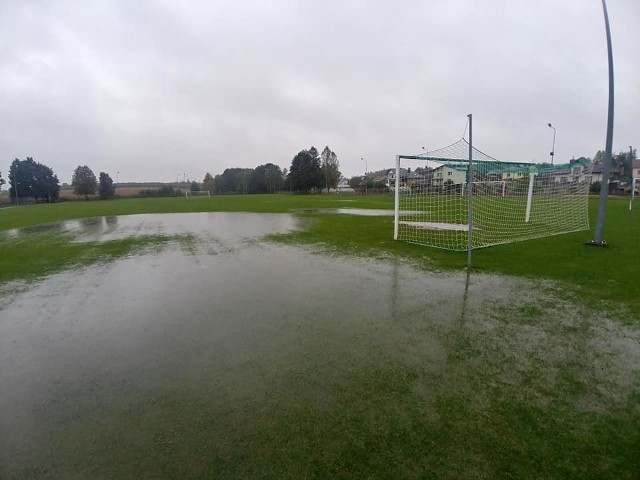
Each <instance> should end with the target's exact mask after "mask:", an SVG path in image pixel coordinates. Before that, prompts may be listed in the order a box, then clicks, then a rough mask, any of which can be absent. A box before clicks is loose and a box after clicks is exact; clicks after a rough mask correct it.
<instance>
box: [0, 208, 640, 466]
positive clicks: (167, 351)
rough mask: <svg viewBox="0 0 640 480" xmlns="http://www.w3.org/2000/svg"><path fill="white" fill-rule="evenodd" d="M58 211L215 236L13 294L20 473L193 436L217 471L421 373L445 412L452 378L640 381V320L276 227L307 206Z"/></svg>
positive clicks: (2, 373) (616, 399)
mask: <svg viewBox="0 0 640 480" xmlns="http://www.w3.org/2000/svg"><path fill="white" fill-rule="evenodd" d="M58 228H59V229H60V230H61V231H69V232H71V233H73V234H74V235H75V236H76V238H77V239H78V240H79V241H86V240H91V241H102V240H108V239H117V238H124V237H126V236H129V235H140V234H158V233H159V234H171V235H174V234H185V233H189V234H191V235H192V236H193V237H194V239H195V240H194V241H193V242H190V243H189V244H188V245H186V244H185V243H184V242H180V241H177V242H175V243H173V244H171V245H170V246H169V247H168V248H166V249H164V250H163V251H162V252H160V253H157V252H156V253H148V254H141V255H137V256H131V257H127V258H122V259H119V260H117V261H114V262H113V263H110V264H107V265H100V266H94V267H90V268H83V269H80V270H75V271H71V272H65V273H60V274H56V275H52V276H50V277H49V278H47V279H45V280H44V281H42V282H40V283H37V284H35V285H33V286H32V287H29V288H28V289H27V290H25V291H22V292H18V293H11V294H7V295H5V296H4V297H3V298H0V385H2V388H1V389H0V431H1V432H2V435H1V436H0V461H1V464H0V465H1V468H0V476H2V475H1V474H3V473H4V474H5V475H7V476H8V477H9V478H13V477H12V476H15V477H16V478H22V476H24V478H27V477H28V476H29V475H32V476H34V477H39V475H38V472H40V473H42V472H46V473H47V474H48V475H49V476H47V475H43V478H71V477H74V478H82V477H83V475H84V476H87V477H89V476H90V477H93V478H98V477H103V478H111V477H114V478H116V477H118V475H119V473H118V472H120V474H122V472H123V471H122V470H118V468H126V467H127V466H128V467H132V465H134V464H135V462H138V461H140V457H144V456H145V455H150V454H151V452H154V454H157V452H164V451H165V450H167V452H173V453H172V454H175V452H176V449H178V450H177V451H178V452H181V453H180V458H179V459H174V461H175V462H182V463H183V464H186V465H192V466H193V468H194V470H192V471H190V472H187V474H185V475H187V476H190V475H191V476H197V475H199V474H201V473H202V472H201V470H198V468H199V467H198V466H199V465H201V464H202V462H205V459H207V458H210V456H215V455H218V456H220V455H223V453H221V452H227V449H239V450H240V451H244V450H243V449H247V448H249V447H248V446H247V445H253V444H252V442H275V443H276V444H277V443H278V441H281V442H283V443H282V445H285V444H286V442H285V441H284V440H283V439H282V438H281V437H278V435H284V434H283V433H282V432H281V430H279V429H283V428H285V427H283V425H284V423H282V422H285V420H283V419H285V418H286V419H287V421H290V418H291V416H292V415H294V413H296V412H299V411H305V412H306V414H305V415H307V417H309V418H315V417H314V415H316V416H318V415H319V417H318V418H319V419H320V420H319V423H318V426H317V427H315V428H317V429H322V428H327V427H326V425H332V423H331V422H333V421H334V420H332V418H334V416H335V418H342V416H343V415H344V414H345V413H344V412H345V411H347V410H348V409H351V408H353V409H354V410H353V411H354V412H359V411H361V410H362V409H366V408H368V407H367V405H369V403H367V402H371V401H372V399H377V400H376V401H378V400H380V399H383V398H386V397H385V396H386V395H389V394H388V393H385V392H387V390H386V389H388V388H391V387H389V385H395V384H397V382H408V383H409V386H408V387H407V388H408V390H407V391H406V392H405V393H403V394H402V395H408V396H410V397H411V398H414V396H415V395H417V396H418V397H417V398H419V399H420V400H419V402H420V405H422V407H421V408H422V409H425V410H424V414H421V415H426V416H425V417H424V418H425V419H426V418H428V419H431V420H429V421H433V422H438V421H439V420H438V419H440V418H441V415H443V413H442V412H440V411H438V407H437V405H439V402H440V401H443V400H445V399H446V398H449V396H451V395H461V396H462V397H463V398H468V399H469V400H468V401H469V402H470V405H471V406H470V407H469V408H471V411H473V412H476V413H477V412H481V411H484V409H485V408H487V405H489V404H491V402H492V401H494V400H492V399H493V398H494V397H492V395H495V391H496V390H495V389H496V388H497V389H498V393H499V395H503V394H504V395H507V396H509V397H510V398H516V399H520V397H522V398H521V400H517V401H522V402H523V403H524V404H525V405H531V404H535V405H536V406H537V405H547V404H548V403H549V402H552V403H553V402H554V401H555V400H554V393H553V390H554V388H557V389H563V388H565V386H566V385H565V382H566V383H570V384H573V383H575V382H579V383H581V384H582V383H584V385H585V389H584V390H581V391H580V392H579V393H577V394H575V395H573V396H569V398H568V399H566V401H567V402H569V403H570V405H571V407H572V408H573V409H575V410H576V411H577V412H578V414H581V413H584V412H606V411H608V409H610V408H613V407H614V406H615V407H616V408H617V406H620V405H625V404H626V403H625V402H628V400H629V398H632V396H633V395H637V394H638V381H639V380H640V375H639V368H640V347H639V345H640V336H639V335H638V332H637V331H636V330H633V329H630V328H624V327H621V326H619V325H617V324H615V323H613V322H610V321H609V320H607V319H605V318H598V317H597V316H594V317H593V318H589V319H585V318H584V317H583V316H582V314H583V313H584V312H580V310H579V309H576V306H575V305H573V304H571V303H570V302H564V303H563V302H559V301H558V300H557V299H556V298H553V296H551V297H550V296H549V295H550V294H548V293H544V291H545V288H541V286H540V285H539V284H534V283H532V282H525V281H521V280H515V279H509V278H504V277H498V276H481V275H478V276H472V277H471V279H469V278H467V277H466V276H465V275H464V274H455V273H454V274H443V273H427V272H423V271H419V270H416V269H415V268H413V267H412V266H410V265H406V264H403V263H401V262H398V261H378V260H376V261H373V260H366V259H354V258H345V257H333V256H332V255H326V254H325V255H321V254H318V253H314V252H313V251H311V250H308V249H301V248H295V247H289V246H280V245H274V244H270V243H265V242H263V241H262V240H261V238H262V236H264V235H266V234H271V233H278V232H286V231H289V230H291V229H293V228H296V220H295V219H294V218H293V217H290V216H287V215H254V214H222V213H221V214H188V215H142V216H131V217H117V218H116V217H111V218H110V217H107V218H103V219H97V220H95V219H94V220H83V221H78V222H66V223H65V224H64V225H63V226H62V227H58ZM26 234H28V232H24V231H21V232H13V233H12V235H26ZM535 292H541V293H535ZM585 322H587V323H585ZM567 365H569V366H570V367H571V372H572V373H571V375H570V378H567V379H565V377H564V376H563V375H565V374H564V373H563V374H562V375H561V373H560V372H561V371H563V369H564V367H565V366H567ZM407 372H410V373H407ZM525 378H526V381H523V379H525ZM389 382H390V383H389ZM403 388H404V387H403ZM500 389H503V390H500ZM392 391H395V390H392ZM402 391H403V392H404V390H402ZM394 395H395V394H394ZM402 398H405V397H402ZM563 401H565V400H563ZM394 402H396V400H394ZM400 404H402V403H400ZM394 405H395V403H394ZM377 408H382V407H379V406H378V407H377ZM300 409H302V410H300ZM317 409H320V410H317ZM345 409H346V410H345ZM318 412H329V413H331V412H333V413H331V414H328V416H326V417H325V416H324V413H322V414H321V413H318ZM296 414H297V413H296ZM396 414H398V413H397V412H396ZM305 418H306V417H305ZM335 421H338V420H335ZM425 421H426V420H425ZM442 421H446V422H448V421H450V420H449V419H446V418H445V419H442ZM294 423H295V422H294ZM324 424H326V425H324ZM287 425H288V424H287ZM423 427H424V425H423V426H422V427H420V428H423ZM292 428H293V427H292ZM354 428H356V429H357V428H358V427H354ZM274 429H275V430H274ZM336 431H342V430H341V428H337V430H336ZM261 432H262V433H261ZM265 432H267V433H265ZM274 432H280V433H274ZM261 435H263V436H264V435H266V437H264V438H263V436H261ZM332 435H334V434H332ZM334 436H335V435H334ZM279 438H280V440H278V439H279ZM307 440H308V439H307V438H306V437H304V436H303V437H301V438H300V439H299V442H300V445H306V443H305V442H306V441H307ZM454 443H456V442H454ZM290 448H292V447H290ZM300 448H302V447H300ZM451 448H454V447H453V445H452V447H451ZM248 451H251V449H250V448H249V450H248ZM131 452H134V453H131ZM136 455H137V456H136ZM167 455H169V453H167ZM223 456H224V455H223ZM216 458H218V457H216ZM225 458H226V457H225ZM157 462H158V465H163V460H162V459H158V460H157ZM118 465H120V466H118ZM122 465H124V466H125V467H122ZM154 465H155V464H154ZM172 465H173V464H172ZM174 466H175V465H174ZM149 468H155V467H149ZM167 468H168V467H167ZM124 471H128V470H126V469H125V470H124ZM34 472H35V473H34ZM78 472H80V473H78ZM153 472H155V473H153ZM162 472H163V470H158V471H153V470H152V473H150V474H148V475H143V476H144V477H149V478H151V477H154V475H156V476H162ZM183 473H184V472H183ZM29 478H31V477H29Z"/></svg>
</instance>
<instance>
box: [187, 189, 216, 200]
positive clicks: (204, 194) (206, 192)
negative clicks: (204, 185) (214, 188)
mask: <svg viewBox="0 0 640 480" xmlns="http://www.w3.org/2000/svg"><path fill="white" fill-rule="evenodd" d="M190 196H191V197H211V192H210V191H209V190H194V191H191V190H187V191H185V192H184V197H185V198H189V197H190Z"/></svg>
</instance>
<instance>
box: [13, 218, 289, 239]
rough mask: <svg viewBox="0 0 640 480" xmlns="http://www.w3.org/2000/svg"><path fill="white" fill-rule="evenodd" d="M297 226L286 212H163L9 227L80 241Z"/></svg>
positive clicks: (238, 233) (250, 232) (16, 232)
mask: <svg viewBox="0 0 640 480" xmlns="http://www.w3.org/2000/svg"><path fill="white" fill-rule="evenodd" d="M296 228H298V220H297V219H296V218H295V217H293V216H291V215H287V214H256V213H233V214H230V213H222V212H203V213H164V214H145V215H124V216H119V217H116V216H108V217H92V218H83V219H80V220H69V221H65V222H58V223H50V224H46V225H39V226H36V227H27V228H19V229H13V230H8V231H6V232H4V235H6V236H8V237H11V238H19V237H22V236H29V235H32V234H35V233H71V234H72V235H73V236H74V238H75V240H76V241H79V242H107V241H110V240H120V239H123V238H128V237H132V236H141V235H167V236H171V235H183V234H192V235H204V236H207V235H215V236H219V237H221V238H225V239H232V238H237V239H243V238H252V237H257V236H263V235H270V234H275V233H286V232H288V231H291V230H294V229H296Z"/></svg>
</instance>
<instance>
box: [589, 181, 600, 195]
mask: <svg viewBox="0 0 640 480" xmlns="http://www.w3.org/2000/svg"><path fill="white" fill-rule="evenodd" d="M600 186H601V185H600V182H599V181H595V182H593V183H592V184H591V185H590V186H589V192H591V193H600Z"/></svg>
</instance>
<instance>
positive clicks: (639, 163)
mask: <svg viewBox="0 0 640 480" xmlns="http://www.w3.org/2000/svg"><path fill="white" fill-rule="evenodd" d="M631 176H632V177H633V178H640V160H634V161H633V163H632V164H631Z"/></svg>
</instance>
